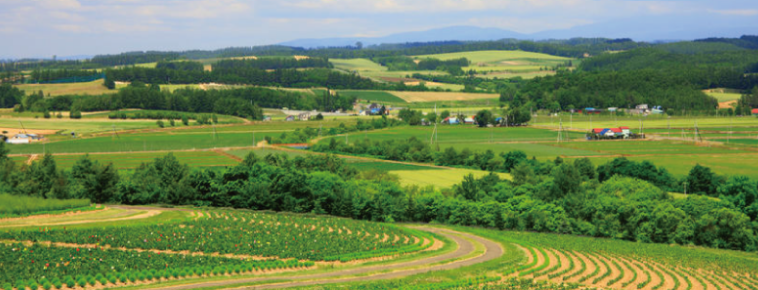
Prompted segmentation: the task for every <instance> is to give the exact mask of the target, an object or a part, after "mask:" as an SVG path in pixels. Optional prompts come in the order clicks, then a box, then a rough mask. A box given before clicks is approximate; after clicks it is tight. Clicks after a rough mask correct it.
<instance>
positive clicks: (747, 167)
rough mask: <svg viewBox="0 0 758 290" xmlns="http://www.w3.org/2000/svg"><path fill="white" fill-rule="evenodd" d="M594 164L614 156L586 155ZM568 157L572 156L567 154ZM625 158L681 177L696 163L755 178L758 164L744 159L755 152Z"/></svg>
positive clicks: (606, 160)
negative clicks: (662, 168)
mask: <svg viewBox="0 0 758 290" xmlns="http://www.w3.org/2000/svg"><path fill="white" fill-rule="evenodd" d="M587 157H590V160H591V161H592V162H593V163H594V164H595V165H601V164H604V163H606V162H609V161H611V160H613V159H614V158H616V157H607V156H605V157H604V156H599V157H593V156H587ZM568 158H572V157H571V156H568ZM626 158H627V159H629V160H632V161H636V162H642V161H645V160H647V161H650V162H652V163H653V164H655V166H660V167H664V168H666V170H668V171H669V172H671V174H673V175H675V176H677V177H683V176H686V175H687V174H689V173H690V170H692V167H694V166H695V165H697V164H700V165H702V166H706V167H709V168H710V169H711V170H713V172H715V173H716V174H721V175H727V176H734V175H744V176H749V177H753V178H756V177H758V165H756V164H754V163H755V162H746V160H755V158H758V154H756V153H740V154H708V153H704V154H697V155H692V154H675V155H668V154H659V155H654V156H626Z"/></svg>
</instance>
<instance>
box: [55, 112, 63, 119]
mask: <svg viewBox="0 0 758 290" xmlns="http://www.w3.org/2000/svg"><path fill="white" fill-rule="evenodd" d="M55 117H56V118H58V119H63V114H61V112H58V114H57V115H55Z"/></svg>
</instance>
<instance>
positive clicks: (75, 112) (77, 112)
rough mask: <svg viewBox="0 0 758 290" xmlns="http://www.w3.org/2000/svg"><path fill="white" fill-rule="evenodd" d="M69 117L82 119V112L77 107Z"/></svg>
mask: <svg viewBox="0 0 758 290" xmlns="http://www.w3.org/2000/svg"><path fill="white" fill-rule="evenodd" d="M69 118H71V119H81V118H82V112H80V111H79V110H77V109H72V110H71V113H70V114H69Z"/></svg>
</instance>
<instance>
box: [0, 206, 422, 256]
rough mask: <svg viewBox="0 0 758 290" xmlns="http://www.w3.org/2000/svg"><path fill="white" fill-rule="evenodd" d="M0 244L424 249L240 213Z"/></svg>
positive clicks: (363, 232)
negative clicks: (49, 243) (22, 242)
mask: <svg viewBox="0 0 758 290" xmlns="http://www.w3.org/2000/svg"><path fill="white" fill-rule="evenodd" d="M0 238H2V239H8V240H15V241H49V242H56V243H67V244H77V245H98V246H109V247H114V248H127V249H143V250H144V249H155V250H170V251H189V252H192V253H219V254H232V255H237V256H242V257H277V258H282V259H285V258H296V259H308V260H325V261H334V260H343V261H344V260H352V259H361V258H370V257H376V256H384V255H394V254H398V253H401V252H408V251H414V250H419V248H420V247H422V246H425V245H423V244H424V240H425V237H424V236H423V234H421V233H419V232H416V231H413V230H407V229H400V228H398V227H395V226H391V225H384V224H378V223H366V222H359V221H354V220H348V219H341V218H325V217H303V216H297V215H284V214H265V213H256V212H241V211H213V212H207V213H205V214H203V217H200V218H197V219H196V220H193V221H185V222H181V223H174V224H163V225H142V226H131V227H125V228H122V227H109V228H103V229H91V228H87V229H74V230H66V229H65V228H55V229H50V230H43V231H11V232H5V233H2V234H0ZM427 240H428V239H427ZM427 244H428V243H427Z"/></svg>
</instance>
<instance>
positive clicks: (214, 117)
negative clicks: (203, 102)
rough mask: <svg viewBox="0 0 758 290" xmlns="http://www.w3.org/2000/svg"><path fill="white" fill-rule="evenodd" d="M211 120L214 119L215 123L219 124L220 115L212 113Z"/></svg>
mask: <svg viewBox="0 0 758 290" xmlns="http://www.w3.org/2000/svg"><path fill="white" fill-rule="evenodd" d="M211 120H213V124H218V116H216V114H213V115H211Z"/></svg>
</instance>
